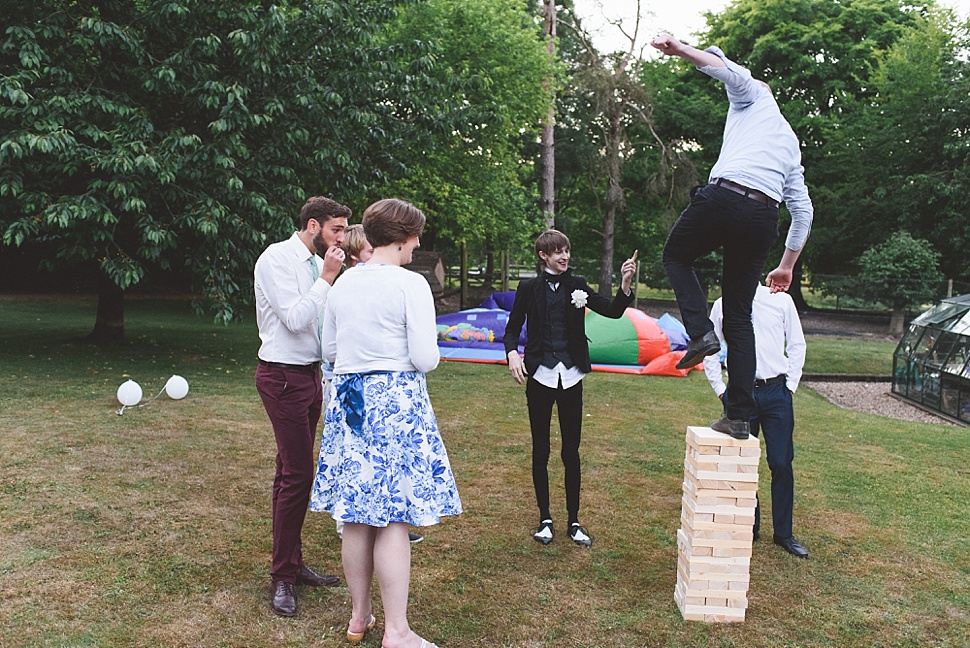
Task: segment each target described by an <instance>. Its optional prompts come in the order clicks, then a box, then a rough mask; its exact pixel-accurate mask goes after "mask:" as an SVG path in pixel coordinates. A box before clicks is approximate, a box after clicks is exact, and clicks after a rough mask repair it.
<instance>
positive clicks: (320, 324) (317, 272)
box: [310, 254, 323, 355]
mask: <svg viewBox="0 0 970 648" xmlns="http://www.w3.org/2000/svg"><path fill="white" fill-rule="evenodd" d="M310 269H311V270H313V280H314V281H316V280H317V279H319V278H320V268H318V267H317V255H315V254H313V255H311V256H310ZM322 340H323V320H322V319H321V318H320V315H319V314H317V342H318V343H320V344H322ZM322 353H323V349H322V348H321V355H322Z"/></svg>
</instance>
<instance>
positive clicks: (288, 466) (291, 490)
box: [254, 196, 351, 617]
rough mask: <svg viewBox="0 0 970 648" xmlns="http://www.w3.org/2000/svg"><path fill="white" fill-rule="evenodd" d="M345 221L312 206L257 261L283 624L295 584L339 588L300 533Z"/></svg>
mask: <svg viewBox="0 0 970 648" xmlns="http://www.w3.org/2000/svg"><path fill="white" fill-rule="evenodd" d="M350 216H351V211H350V209H349V208H348V207H345V206H344V205H341V204H340V203H337V202H335V201H333V200H330V199H329V198H324V197H320V196H318V197H314V198H310V199H309V200H307V202H306V204H305V205H304V206H303V208H302V209H301V210H300V231H298V232H294V233H293V236H291V237H290V238H289V239H287V240H285V241H281V242H279V243H274V244H272V245H270V246H269V247H268V248H266V250H265V251H264V252H263V253H262V254H261V255H260V257H259V260H257V261H256V269H255V285H254V287H255V292H256V324H257V326H258V327H259V338H260V340H261V341H262V344H261V345H260V347H259V353H258V355H259V362H258V366H257V368H256V390H257V391H258V392H259V396H260V398H261V399H262V401H263V407H264V408H265V409H266V414H268V415H269V419H270V422H271V423H272V424H273V434H274V435H275V436H276V448H277V454H276V478H275V480H274V482H273V566H272V570H271V572H270V574H271V576H272V579H273V592H272V598H271V602H270V605H271V607H272V609H273V611H274V612H275V613H276V614H278V615H280V616H287V617H290V616H294V615H295V614H296V593H295V591H294V587H295V585H296V584H298V583H299V584H303V585H310V586H313V587H317V586H320V585H326V586H333V585H336V584H338V583H339V582H340V578H339V577H337V576H328V575H324V574H318V573H317V572H315V571H314V570H312V569H310V568H309V567H307V565H306V563H304V562H303V551H302V540H301V533H302V530H303V521H304V520H305V518H306V512H307V506H308V505H309V501H310V489H311V487H312V486H313V478H314V475H315V473H316V466H315V457H314V456H313V443H314V441H315V438H316V433H317V422H318V421H319V420H320V412H321V408H322V406H323V387H322V384H321V375H320V363H321V360H322V358H323V354H322V350H321V345H320V333H321V331H320V327H321V317H322V311H323V307H324V305H325V304H326V301H327V294H328V293H329V292H330V287H331V286H332V285H333V282H334V281H335V280H336V278H337V275H338V274H339V273H340V268H341V266H342V265H343V261H344V252H343V250H341V248H340V243H341V242H342V241H343V237H344V230H346V229H347V219H348V218H350ZM321 255H322V258H321Z"/></svg>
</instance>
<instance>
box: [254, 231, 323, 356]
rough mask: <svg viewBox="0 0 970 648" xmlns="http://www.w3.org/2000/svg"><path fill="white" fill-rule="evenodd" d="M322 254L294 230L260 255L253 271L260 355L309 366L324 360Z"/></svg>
mask: <svg viewBox="0 0 970 648" xmlns="http://www.w3.org/2000/svg"><path fill="white" fill-rule="evenodd" d="M311 257H313V258H314V259H315V260H316V264H317V268H318V269H322V268H323V259H321V258H320V257H319V256H317V255H315V254H313V253H312V252H310V250H309V248H307V246H306V245H305V244H304V243H303V241H301V240H300V237H299V235H298V234H297V233H296V232H294V233H293V236H291V237H290V238H289V239H287V240H285V241H280V242H279V243H273V244H272V245H270V246H269V247H268V248H266V250H264V251H263V253H262V254H261V255H260V256H259V259H258V260H257V261H256V269H255V271H254V279H255V281H254V288H255V291H256V325H257V326H258V327H259V339H260V340H262V344H261V345H260V347H259V353H258V355H259V358H260V359H261V360H266V361H267V362H284V363H286V364H296V365H307V364H311V363H314V362H320V360H321V357H322V356H321V348H320V336H319V330H318V324H317V321H318V318H319V317H320V315H321V313H322V311H323V307H324V305H325V304H326V302H327V294H328V293H329V291H330V284H328V283H327V282H326V281H324V280H323V279H321V278H320V276H319V273H315V272H314V271H313V265H312V264H311V263H310V258H311Z"/></svg>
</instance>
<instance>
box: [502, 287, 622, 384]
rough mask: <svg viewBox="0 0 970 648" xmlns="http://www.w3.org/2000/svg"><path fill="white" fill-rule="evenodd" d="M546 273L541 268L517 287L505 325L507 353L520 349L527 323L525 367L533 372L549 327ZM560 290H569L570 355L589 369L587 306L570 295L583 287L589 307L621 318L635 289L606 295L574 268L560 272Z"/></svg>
mask: <svg viewBox="0 0 970 648" xmlns="http://www.w3.org/2000/svg"><path fill="white" fill-rule="evenodd" d="M543 274H544V271H540V273H539V276H538V277H535V278H534V279H526V280H525V281H523V282H521V283H520V284H519V288H518V290H516V291H515V302H514V303H513V304H512V312H511V313H510V314H509V321H508V323H507V324H506V326H505V355H506V356H508V354H509V351H517V350H518V347H519V334H520V333H521V332H522V325H523V323H525V324H526V335H527V337H528V339H527V341H526V344H525V368H526V370H527V371H528V372H529V375H530V376H531V375H533V374H535V372H536V369H538V368H539V364H540V363H541V362H542V336H543V333H544V331H545V330H546V327H545V326H543V324H544V323H545V322H546V317H547V315H546V309H547V302H546V298H545V293H544V292H543V291H545V290H548V288H546V280H545V277H544V276H543ZM558 290H565V291H566V302H565V308H566V337H567V341H568V344H569V346H568V350H569V355H570V357H572V359H573V362H574V363H575V364H576V366H577V367H578V368H579V370H580V371H583V372H585V373H589V372H590V371H591V370H592V368H591V367H590V362H589V339H588V338H587V337H586V309H585V308H576V307H575V306H574V305H573V303H572V299H571V297H570V296H571V295H572V293H573V291H574V290H582V291H584V292H585V293H586V307H587V308H589V309H590V310H592V311H594V312H596V313H599V314H600V315H602V316H603V317H609V318H611V319H619V318H620V317H622V316H623V311H625V310H626V308H627V306H629V305H630V303H631V302H632V301H633V291H630V294H629V295H624V294H623V291H622V289H618V290H617V292H616V296H615V297H613V299H612V300H610V299H607V298H606V297H603V296H602V295H600V294H599V293H597V292H595V291H594V290H593V289H592V288H590V287H589V284H588V283H586V279H585V278H584V277H580V276H578V275H574V274H573V273H572V270H567V271H566V272H564V273H562V274H561V275H559V288H558Z"/></svg>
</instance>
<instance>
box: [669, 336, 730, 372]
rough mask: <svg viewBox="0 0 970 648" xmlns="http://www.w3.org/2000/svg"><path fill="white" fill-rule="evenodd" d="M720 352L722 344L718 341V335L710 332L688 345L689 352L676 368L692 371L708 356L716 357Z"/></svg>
mask: <svg viewBox="0 0 970 648" xmlns="http://www.w3.org/2000/svg"><path fill="white" fill-rule="evenodd" d="M720 350H721V342H720V340H718V339H717V335H716V334H715V333H714V331H708V332H707V333H705V334H704V335H703V336H702V337H699V338H697V339H696V340H691V341H690V342H688V343H687V351H686V352H685V353H684V357H683V358H681V359H680V362H678V363H677V365H676V367H677V368H678V369H690V368H691V367H693V366H694V365H696V364H697V363H698V362H700V361H701V360H703V359H704V358H706V357H707V356H709V355H714V354H715V353H717V352H718V351H720Z"/></svg>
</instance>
